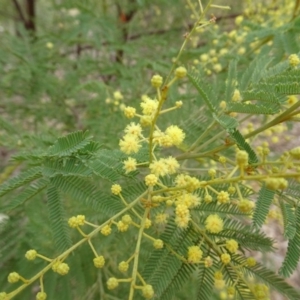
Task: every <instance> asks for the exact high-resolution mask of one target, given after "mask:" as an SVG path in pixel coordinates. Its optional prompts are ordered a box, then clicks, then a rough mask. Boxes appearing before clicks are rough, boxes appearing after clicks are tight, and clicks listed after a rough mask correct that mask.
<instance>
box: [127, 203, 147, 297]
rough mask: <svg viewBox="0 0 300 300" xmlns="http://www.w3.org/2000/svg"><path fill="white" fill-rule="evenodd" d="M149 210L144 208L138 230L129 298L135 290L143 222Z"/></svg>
mask: <svg viewBox="0 0 300 300" xmlns="http://www.w3.org/2000/svg"><path fill="white" fill-rule="evenodd" d="M149 211H150V208H146V209H145V212H144V216H143V219H142V222H141V227H140V230H139V235H138V239H137V243H136V247H135V256H134V261H133V268H132V281H131V285H130V292H129V298H128V299H129V300H132V299H133V295H134V290H135V283H136V277H137V274H138V264H139V254H140V247H141V241H142V236H143V232H144V228H145V222H146V220H147V215H148V213H149Z"/></svg>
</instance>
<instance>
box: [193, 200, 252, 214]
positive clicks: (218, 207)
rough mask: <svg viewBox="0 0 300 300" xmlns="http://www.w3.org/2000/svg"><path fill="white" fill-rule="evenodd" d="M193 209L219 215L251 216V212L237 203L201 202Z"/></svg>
mask: <svg viewBox="0 0 300 300" xmlns="http://www.w3.org/2000/svg"><path fill="white" fill-rule="evenodd" d="M193 210H195V211H197V212H198V211H199V212H200V213H204V214H206V215H208V214H214V213H217V214H219V215H234V216H243V217H245V216H249V215H250V214H251V213H245V212H242V211H241V210H240V209H239V208H238V206H236V205H228V204H218V203H217V202H212V203H205V202H201V204H200V205H198V206H197V207H195V208H194V209H193Z"/></svg>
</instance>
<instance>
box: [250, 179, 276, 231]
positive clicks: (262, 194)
mask: <svg viewBox="0 0 300 300" xmlns="http://www.w3.org/2000/svg"><path fill="white" fill-rule="evenodd" d="M274 195H275V191H272V190H270V189H268V188H267V187H266V185H265V184H264V185H263V186H262V187H261V189H260V191H259V194H258V199H257V201H256V205H255V209H254V214H253V226H255V227H256V228H260V227H261V226H262V225H263V224H264V222H265V220H266V217H267V215H268V212H269V208H270V206H271V204H272V201H273V198H274Z"/></svg>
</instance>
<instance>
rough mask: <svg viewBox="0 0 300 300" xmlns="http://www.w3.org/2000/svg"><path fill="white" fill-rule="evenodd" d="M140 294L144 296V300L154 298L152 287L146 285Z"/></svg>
mask: <svg viewBox="0 0 300 300" xmlns="http://www.w3.org/2000/svg"><path fill="white" fill-rule="evenodd" d="M142 293H143V296H144V297H145V298H146V299H151V298H152V297H153V296H154V290H153V287H152V285H150V284H146V285H145V286H144V287H143V288H142Z"/></svg>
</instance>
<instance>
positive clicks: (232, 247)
mask: <svg viewBox="0 0 300 300" xmlns="http://www.w3.org/2000/svg"><path fill="white" fill-rule="evenodd" d="M225 247H226V249H227V250H228V251H229V252H231V253H236V251H237V249H238V247H239V244H238V243H237V241H235V240H233V239H230V240H227V241H226V245H225Z"/></svg>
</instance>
